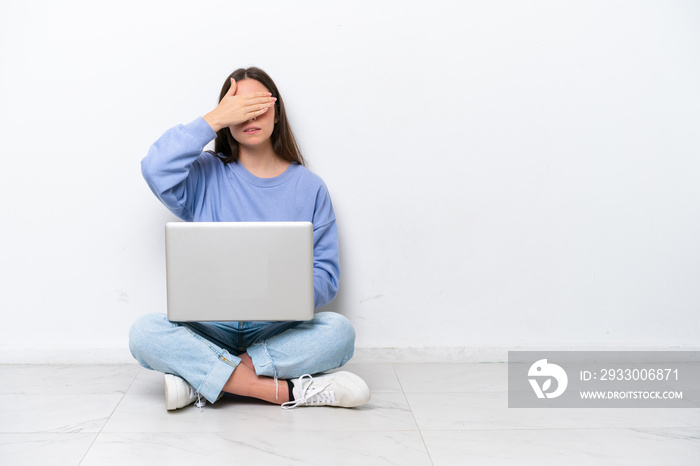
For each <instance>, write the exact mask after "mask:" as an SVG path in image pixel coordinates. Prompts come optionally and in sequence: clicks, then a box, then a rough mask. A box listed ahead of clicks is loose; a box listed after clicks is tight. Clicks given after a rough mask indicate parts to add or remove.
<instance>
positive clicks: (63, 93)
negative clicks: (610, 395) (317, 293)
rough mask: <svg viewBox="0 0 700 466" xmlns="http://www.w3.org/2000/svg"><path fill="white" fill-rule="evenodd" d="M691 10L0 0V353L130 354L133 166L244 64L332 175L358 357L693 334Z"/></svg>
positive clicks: (697, 244)
mask: <svg viewBox="0 0 700 466" xmlns="http://www.w3.org/2000/svg"><path fill="white" fill-rule="evenodd" d="M698 24H700V3H698V2H695V1H692V0H689V1H667V0H657V1H647V2H640V1H622V2H621V1H593V2H591V1H575V2H561V1H536V2H535V1H497V2H487V1H481V2H448V1H445V0H434V1H430V2H410V1H392V2H374V1H353V2H343V3H339V2H326V1H316V0H315V1H307V2H300V1H284V0H280V1H275V2H240V1H232V0H226V1H203V2H197V3H195V2H191V1H190V2H183V1H172V0H169V1H158V2H143V1H139V2H136V1H123V2H116V3H115V2H110V3H109V4H107V3H106V2H105V4H102V2H94V1H76V0H70V1H63V2H49V1H37V2H30V3H26V4H21V3H19V2H13V3H10V2H4V3H3V5H2V8H1V11H0V108H1V109H2V110H1V113H0V138H1V141H2V145H1V146H0V147H1V148H2V149H1V155H2V162H3V163H2V171H1V172H0V200H1V201H0V202H2V204H1V208H0V221H1V224H2V241H1V242H0V257H1V261H2V263H1V265H0V287H1V289H0V303H1V304H0V306H1V309H2V316H3V321H4V325H2V327H1V328H0V361H5V362H7V361H44V360H46V361H51V360H74V361H78V362H81V361H92V360H98V361H99V360H106V359H105V358H107V359H109V358H110V357H111V358H113V359H116V360H120V359H123V360H125V361H126V360H129V355H128V352H127V350H126V343H127V333H128V329H129V326H130V324H131V322H132V321H133V320H134V319H135V318H136V317H137V316H139V315H141V314H144V313H148V312H156V311H157V312H160V311H164V305H165V296H164V271H163V260H164V256H163V225H164V223H165V222H166V221H169V220H172V219H173V217H172V216H171V215H170V214H169V213H168V212H167V211H166V209H165V208H164V207H162V206H161V205H160V204H159V203H158V202H157V200H156V199H155V198H154V197H153V196H152V194H151V193H150V191H149V190H148V188H147V187H146V185H145V183H144V182H143V180H142V178H141V174H140V168H139V161H140V159H141V158H142V157H143V156H144V155H145V153H146V151H147V149H148V147H149V145H150V144H151V143H152V142H153V141H155V139H156V138H158V136H159V135H160V134H161V133H162V132H163V131H165V130H166V129H167V128H169V127H171V126H173V125H175V124H178V123H186V122H189V121H191V120H192V119H194V118H195V117H197V116H199V115H202V114H204V113H206V112H207V111H209V110H210V109H211V108H213V106H214V105H215V102H216V98H217V96H218V92H219V89H220V86H221V84H222V83H223V80H224V79H225V77H226V76H227V74H228V73H229V72H231V71H232V70H233V69H235V68H237V67H239V66H249V65H256V66H260V67H262V68H263V69H265V70H267V71H268V72H269V73H270V74H271V75H272V76H273V78H274V79H275V80H276V81H277V83H278V86H279V87H280V89H281V92H282V93H283V95H284V97H285V100H286V103H287V106H288V108H289V110H290V113H291V119H292V123H293V126H294V128H295V131H296V134H297V137H298V139H299V140H300V142H301V145H302V149H303V151H304V153H305V155H306V156H307V158H308V159H309V160H310V162H311V168H312V169H313V170H314V171H316V172H317V173H318V174H319V175H321V176H322V177H323V178H324V179H325V181H326V183H327V184H328V186H329V188H330V190H331V195H332V196H333V200H334V203H335V208H336V214H337V216H338V219H339V227H340V231H341V233H340V235H341V236H340V240H341V254H342V257H341V260H342V265H343V278H342V284H341V292H340V294H339V297H338V299H337V300H336V301H335V302H334V303H333V304H332V306H331V307H332V308H333V309H336V310H338V311H340V312H342V313H344V314H345V315H346V316H348V317H349V318H350V319H351V320H352V321H353V322H354V324H355V325H356V328H357V330H358V340H357V345H358V347H359V348H360V352H362V351H365V353H364V354H365V355H366V356H367V357H369V358H371V357H375V356H377V355H379V354H381V353H380V352H378V351H374V350H371V348H395V349H394V350H393V353H391V354H393V355H398V356H397V357H404V356H406V355H408V357H410V356H411V355H414V356H415V355H420V354H421V351H422V350H420V349H421V348H426V347H447V348H452V349H451V350H449V351H452V350H454V351H455V352H459V351H461V353H460V354H467V355H469V354H472V355H473V354H478V353H479V351H481V352H482V354H483V351H484V349H485V348H491V349H492V350H493V351H492V352H491V353H489V354H490V356H485V357H486V358H487V359H488V358H489V357H494V356H493V355H496V357H500V355H502V354H504V351H505V350H506V349H512V348H515V347H520V348H534V347H559V348H571V349H572V348H576V347H582V346H592V347H606V346H607V347H617V346H622V347H633V346H639V347H668V346H674V347H695V346H699V345H698V335H700V319H698V317H697V316H698V311H700V286H698V281H699V280H700V240H699V238H700V214H699V213H698V206H699V205H700V183H699V182H698V174H699V173H700V158H699V157H698V155H699V154H700V150H699V149H700V137H699V136H698V135H699V134H700V132H699V131H698V127H699V124H700V90H699V89H700V87H698V83H699V82H700V60H699V59H698V57H700V29H699V28H698ZM458 348H462V349H461V350H458ZM416 349H418V350H416ZM487 353H488V352H487ZM108 355H111V356H108ZM115 355H116V356H115ZM466 357H467V358H469V356H466Z"/></svg>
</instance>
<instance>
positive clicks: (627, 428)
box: [421, 425, 700, 432]
mask: <svg viewBox="0 0 700 466" xmlns="http://www.w3.org/2000/svg"><path fill="white" fill-rule="evenodd" d="M696 428H700V426H698V427H695V426H676V425H673V426H666V425H664V426H644V425H643V426H622V427H552V426H548V427H514V428H512V429H511V428H507V427H483V426H481V427H473V428H463V429H431V428H422V429H421V432H485V431H489V432H490V431H503V432H512V431H516V430H522V431H527V430H531V431H547V430H556V431H565V430H591V431H594V430H639V429H645V430H653V429H696Z"/></svg>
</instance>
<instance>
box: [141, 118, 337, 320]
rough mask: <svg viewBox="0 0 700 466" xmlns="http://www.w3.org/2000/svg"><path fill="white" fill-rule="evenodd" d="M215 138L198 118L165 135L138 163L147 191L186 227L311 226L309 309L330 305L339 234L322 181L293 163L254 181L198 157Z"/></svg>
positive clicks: (231, 166)
mask: <svg viewBox="0 0 700 466" xmlns="http://www.w3.org/2000/svg"><path fill="white" fill-rule="evenodd" d="M215 137H216V133H215V132H214V130H213V129H212V128H211V126H209V125H208V124H207V122H206V121H204V119H203V118H201V117H200V118H197V119H196V120H194V121H193V122H191V123H189V124H187V125H178V126H175V127H174V128H171V129H169V130H168V131H166V132H165V134H163V135H162V136H161V137H160V139H158V140H157V141H156V142H155V143H154V144H153V145H152V146H151V148H150V149H149V151H148V155H146V157H145V158H144V159H143V160H142V161H141V171H142V172H143V177H144V178H145V179H146V182H147V183H148V186H149V187H150V188H151V191H153V193H154V194H155V195H156V196H157V197H158V199H160V201H161V202H162V203H163V204H165V206H166V207H167V208H168V209H170V211H171V212H172V213H174V214H175V215H177V216H178V217H180V218H181V219H182V220H185V221H188V222H192V221H194V222H269V221H278V222H291V221H308V222H311V223H313V226H314V304H315V307H317V308H318V307H321V306H323V305H325V304H328V303H329V302H331V301H332V300H333V298H335V295H336V294H337V292H338V279H339V277H340V268H339V264H338V230H337V228H336V224H335V214H334V213H333V205H332V204H331V198H330V195H329V194H328V189H327V188H326V185H325V184H324V183H323V180H321V178H320V177H318V176H317V175H315V174H313V173H311V172H310V171H309V170H308V169H306V168H305V167H303V166H301V165H298V164H294V163H292V164H290V165H289V168H288V169H287V170H286V171H285V172H284V173H282V174H281V175H279V176H276V177H274V178H258V177H256V176H255V175H253V174H252V173H250V172H249V171H248V170H246V169H245V167H243V165H241V164H240V163H228V164H225V163H223V162H222V161H221V160H219V159H218V158H217V157H216V156H215V155H213V154H211V153H208V152H203V150H204V146H205V145H207V144H208V143H209V142H210V141H211V140H212V139H214V138H215Z"/></svg>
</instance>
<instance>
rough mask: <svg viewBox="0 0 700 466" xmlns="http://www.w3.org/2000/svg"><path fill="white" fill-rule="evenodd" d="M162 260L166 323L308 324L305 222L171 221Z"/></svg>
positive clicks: (310, 296) (310, 284) (309, 232)
mask: <svg viewBox="0 0 700 466" xmlns="http://www.w3.org/2000/svg"><path fill="white" fill-rule="evenodd" d="M165 262H166V280H167V299H168V319H169V320H171V321H173V322H192V321H288V320H310V319H313V316H314V277H313V225H312V224H311V223H310V222H170V223H167V224H166V225H165Z"/></svg>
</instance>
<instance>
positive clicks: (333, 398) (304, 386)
mask: <svg viewBox="0 0 700 466" xmlns="http://www.w3.org/2000/svg"><path fill="white" fill-rule="evenodd" d="M292 392H293V394H294V401H288V402H286V403H283V404H282V409H291V408H296V407H297V406H338V407H343V408H354V407H355V406H361V405H363V404H365V403H367V402H368V401H369V398H370V394H369V387H368V386H367V384H366V383H365V381H364V380H362V379H361V378H360V377H358V376H356V375H355V374H353V373H351V372H333V373H331V374H324V375H319V376H316V377H311V376H310V375H309V374H304V375H302V376H301V377H299V378H298V379H297V380H295V381H294V388H293V390H292Z"/></svg>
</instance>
